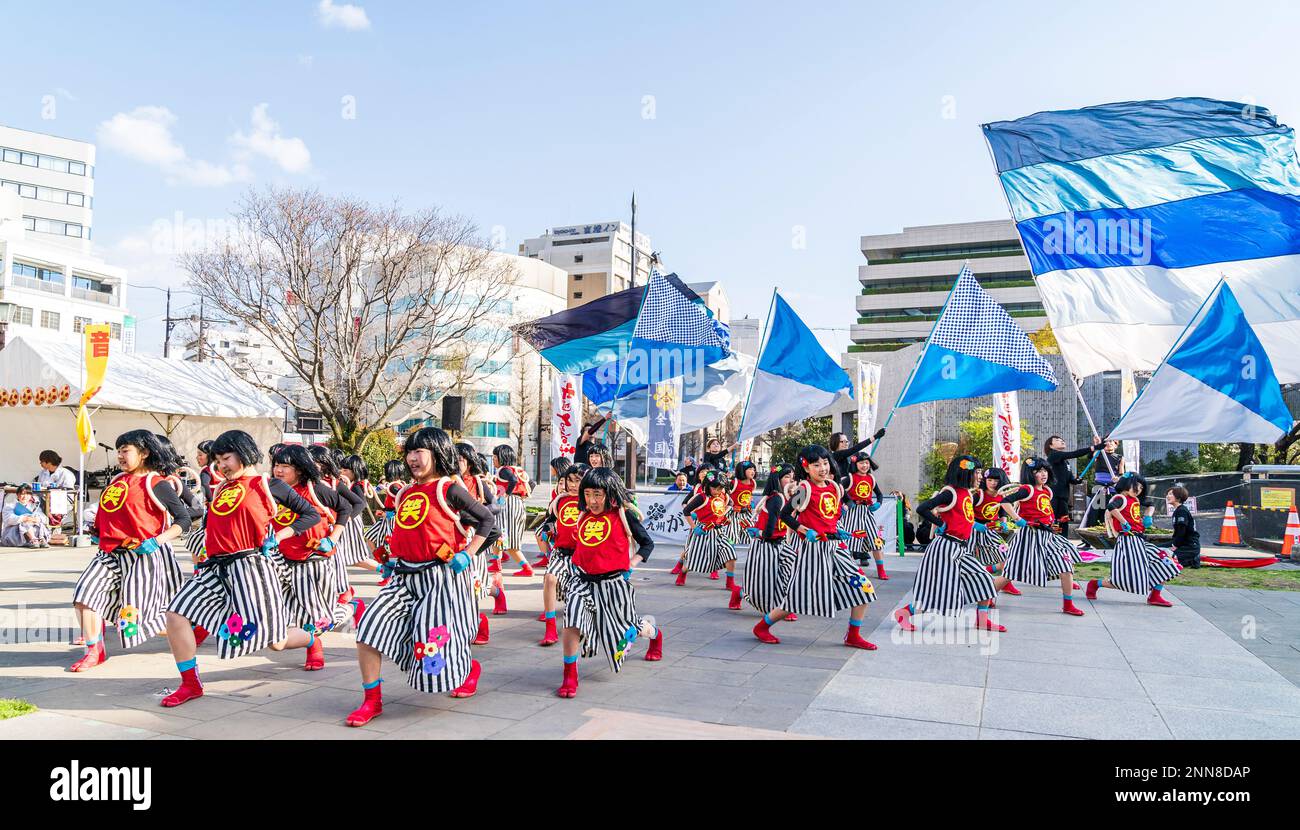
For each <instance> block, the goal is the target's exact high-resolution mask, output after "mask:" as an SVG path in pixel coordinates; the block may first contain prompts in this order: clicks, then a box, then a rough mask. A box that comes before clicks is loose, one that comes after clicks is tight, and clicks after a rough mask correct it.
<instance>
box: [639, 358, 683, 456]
mask: <svg viewBox="0 0 1300 830" xmlns="http://www.w3.org/2000/svg"><path fill="white" fill-rule="evenodd" d="M649 394H650V407H649V412H650V419H649V420H650V424H649V429H648V430H647V436H648V437H647V439H646V459H645V463H646V464H647V465H648V466H650V467H658V468H659V469H661V470H676V469H677V438H678V427H679V426H680V425H681V422H682V379H681V378H679V377H678V378H672V379H671V380H666V381H663V382H662V383H656V384H655V385H654V386H652V387H651V388H650V392H649Z"/></svg>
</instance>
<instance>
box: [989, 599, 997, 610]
mask: <svg viewBox="0 0 1300 830" xmlns="http://www.w3.org/2000/svg"><path fill="white" fill-rule="evenodd" d="M997 607H998V601H997V600H995V599H991V600H989V608H997Z"/></svg>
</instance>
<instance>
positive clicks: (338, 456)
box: [307, 444, 377, 602]
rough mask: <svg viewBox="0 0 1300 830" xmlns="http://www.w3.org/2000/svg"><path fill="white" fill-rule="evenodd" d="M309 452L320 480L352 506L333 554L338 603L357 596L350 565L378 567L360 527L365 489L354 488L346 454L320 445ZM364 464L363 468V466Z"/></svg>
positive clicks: (312, 447) (314, 445)
mask: <svg viewBox="0 0 1300 830" xmlns="http://www.w3.org/2000/svg"><path fill="white" fill-rule="evenodd" d="M307 451H308V452H310V453H311V457H312V459H313V460H315V462H316V465H317V466H318V467H319V468H320V473H321V481H322V482H323V483H324V484H325V485H327V486H329V487H333V488H334V489H335V491H337V492H338V494H339V496H340V497H341V498H343V499H344V500H346V501H347V502H348V504H350V505H351V509H350V510H349V511H348V513H349V518H348V521H347V524H346V525H345V526H344V528H343V536H342V538H340V539H339V546H338V548H339V549H338V550H337V551H335V552H334V553H333V555H332V556H331V557H330V558H331V559H332V560H333V562H334V567H335V568H336V569H337V570H338V586H339V602H349V601H351V599H352V598H353V597H354V596H355V595H356V591H355V590H354V589H353V588H352V580H351V578H350V577H349V576H348V568H350V567H352V566H354V565H360V566H361V567H362V568H365V569H366V570H369V571H374V570H375V569H376V567H377V566H376V565H375V560H374V558H373V557H372V556H371V555H370V547H369V546H368V545H367V544H366V540H365V536H364V535H363V533H362V529H361V525H362V522H363V521H364V520H363V519H362V514H363V513H364V512H365V509H366V498H365V495H364V492H365V491H364V488H363V489H362V491H361V492H357V490H356V489H354V488H353V486H352V485H353V482H354V479H350V478H349V477H348V476H349V474H351V475H355V473H350V471H348V470H346V468H345V467H344V465H343V460H344V457H345V456H344V455H343V453H341V452H339V451H338V450H336V449H333V448H331V447H326V446H323V445H321V444H313V445H312V446H311V447H309V448H308V449H307ZM362 467H363V469H364V465H362Z"/></svg>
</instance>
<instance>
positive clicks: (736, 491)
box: [731, 479, 754, 512]
mask: <svg viewBox="0 0 1300 830" xmlns="http://www.w3.org/2000/svg"><path fill="white" fill-rule="evenodd" d="M753 505H754V482H752V481H742V480H740V479H736V480H735V481H733V482H731V509H732V510H735V511H737V512H743V511H745V510H749V509H750V508H752V507H753Z"/></svg>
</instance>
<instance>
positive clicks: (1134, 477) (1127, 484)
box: [1115, 473, 1147, 499]
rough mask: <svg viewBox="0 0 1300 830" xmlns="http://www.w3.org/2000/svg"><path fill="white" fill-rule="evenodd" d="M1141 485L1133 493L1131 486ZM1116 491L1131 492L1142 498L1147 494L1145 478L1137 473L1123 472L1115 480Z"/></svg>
mask: <svg viewBox="0 0 1300 830" xmlns="http://www.w3.org/2000/svg"><path fill="white" fill-rule="evenodd" d="M1139 484H1140V485H1142V489H1141V490H1138V491H1137V492H1136V493H1133V488H1134V487H1135V486H1137V485H1139ZM1115 492H1116V493H1133V495H1134V496H1135V497H1137V498H1139V499H1140V498H1143V497H1145V496H1146V494H1147V480H1146V479H1145V478H1143V477H1142V476H1140V475H1138V474H1137V473H1125V474H1124V475H1122V476H1120V477H1119V478H1118V479H1117V480H1116V481H1115Z"/></svg>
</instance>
